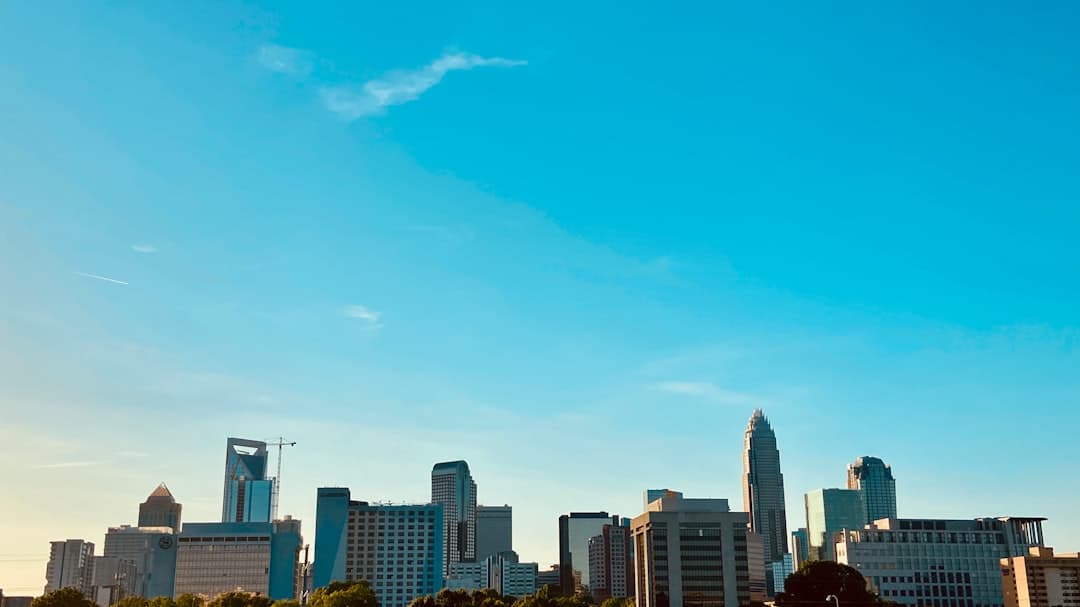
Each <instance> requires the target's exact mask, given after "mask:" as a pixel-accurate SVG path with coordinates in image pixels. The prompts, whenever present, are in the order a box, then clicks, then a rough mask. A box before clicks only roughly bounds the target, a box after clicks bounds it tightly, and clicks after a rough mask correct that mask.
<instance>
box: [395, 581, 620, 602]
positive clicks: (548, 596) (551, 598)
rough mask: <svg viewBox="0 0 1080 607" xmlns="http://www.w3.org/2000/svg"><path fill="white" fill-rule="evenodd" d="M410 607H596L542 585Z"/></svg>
mask: <svg viewBox="0 0 1080 607" xmlns="http://www.w3.org/2000/svg"><path fill="white" fill-rule="evenodd" d="M409 607H597V606H596V601H594V600H593V598H592V597H591V596H589V595H587V594H575V595H574V596H562V595H561V594H560V593H559V591H558V589H557V588H555V587H554V586H544V587H543V588H541V589H540V590H538V591H537V592H536V594H532V595H529V596H523V597H512V596H503V595H501V594H499V593H498V592H496V591H494V590H477V591H475V592H468V591H465V590H443V591H441V592H439V594H436V595H432V596H422V597H419V598H416V599H413V602H412V603H410V604H409ZM599 607H634V599H607V600H606V601H604V602H603V603H601V604H600V606H599Z"/></svg>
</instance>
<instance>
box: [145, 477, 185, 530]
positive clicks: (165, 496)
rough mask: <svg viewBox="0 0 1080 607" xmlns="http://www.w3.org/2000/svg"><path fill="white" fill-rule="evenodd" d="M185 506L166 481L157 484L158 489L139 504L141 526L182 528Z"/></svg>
mask: <svg viewBox="0 0 1080 607" xmlns="http://www.w3.org/2000/svg"><path fill="white" fill-rule="evenodd" d="M182 509H183V506H181V505H180V504H178V503H176V499H175V498H173V494H172V493H171V492H170V491H169V488H168V487H166V486H165V483H161V484H160V485H158V486H157V489H154V491H153V492H152V493H151V494H150V496H149V497H147V498H146V501H145V502H143V503H141V504H139V526H140V527H168V528H170V529H172V530H173V531H179V530H180V511H181V510H182Z"/></svg>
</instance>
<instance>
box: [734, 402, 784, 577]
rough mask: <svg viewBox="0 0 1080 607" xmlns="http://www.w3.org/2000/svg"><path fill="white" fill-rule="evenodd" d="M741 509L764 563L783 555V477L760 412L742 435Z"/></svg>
mask: <svg viewBox="0 0 1080 607" xmlns="http://www.w3.org/2000/svg"><path fill="white" fill-rule="evenodd" d="M742 485H743V509H744V510H746V512H748V513H749V514H750V530H751V531H753V532H754V533H757V534H760V535H761V537H762V538H763V539H764V540H765V564H766V566H768V565H771V564H772V563H773V562H775V561H778V560H781V559H782V558H783V556H784V554H786V553H787V537H788V532H787V510H786V508H785V505H784V475H783V474H781V473H780V451H779V450H778V449H777V447H776V433H774V432H773V429H772V426H771V425H770V424H769V420H768V418H766V417H765V414H764V413H762V411H761V409H755V410H754V413H753V415H751V416H750V422H749V423H748V424H747V425H746V432H745V434H744V435H743V478H742ZM766 578H767V579H766V581H767V586H768V591H769V594H772V593H773V590H774V589H773V583H772V569H771V568H768V569H766Z"/></svg>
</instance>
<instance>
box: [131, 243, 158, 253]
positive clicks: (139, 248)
mask: <svg viewBox="0 0 1080 607" xmlns="http://www.w3.org/2000/svg"><path fill="white" fill-rule="evenodd" d="M131 250H132V251H135V252H136V253H157V247H155V246H154V245H152V244H133V245H131Z"/></svg>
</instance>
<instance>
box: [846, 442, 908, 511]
mask: <svg viewBox="0 0 1080 607" xmlns="http://www.w3.org/2000/svg"><path fill="white" fill-rule="evenodd" d="M847 488H848V489H854V490H856V491H858V492H859V495H861V496H862V501H863V520H865V521H866V522H867V523H869V522H872V521H876V520H878V519H883V518H896V479H895V478H893V474H892V466H890V465H888V464H886V463H885V462H883V461H881V460H880V459H878V458H876V457H870V456H869V455H864V456H862V457H860V458H858V459H856V460H855V463H854V464H848V467H847Z"/></svg>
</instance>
